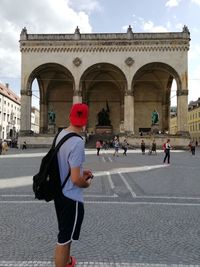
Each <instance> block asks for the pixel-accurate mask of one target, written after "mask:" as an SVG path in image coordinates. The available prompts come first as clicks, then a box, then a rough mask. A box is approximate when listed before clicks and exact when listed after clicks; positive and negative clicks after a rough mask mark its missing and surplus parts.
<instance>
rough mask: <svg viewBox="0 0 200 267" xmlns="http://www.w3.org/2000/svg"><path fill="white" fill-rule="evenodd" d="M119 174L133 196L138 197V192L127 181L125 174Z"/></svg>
mask: <svg viewBox="0 0 200 267" xmlns="http://www.w3.org/2000/svg"><path fill="white" fill-rule="evenodd" d="M118 174H119V176H120V177H121V179H122V181H123V182H124V184H125V186H126V188H127V189H128V190H129V191H130V193H131V195H132V197H136V193H135V192H134V191H133V190H132V188H131V186H130V185H129V183H128V182H127V181H126V179H125V177H124V175H123V174H122V173H120V172H119V173H118Z"/></svg>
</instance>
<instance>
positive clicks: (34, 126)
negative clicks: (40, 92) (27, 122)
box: [31, 107, 40, 133]
mask: <svg viewBox="0 0 200 267" xmlns="http://www.w3.org/2000/svg"><path fill="white" fill-rule="evenodd" d="M39 120H40V112H39V109H37V108H36V107H32V108H31V131H33V132H34V133H39V130H40V129H39Z"/></svg>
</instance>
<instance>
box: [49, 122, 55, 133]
mask: <svg viewBox="0 0 200 267" xmlns="http://www.w3.org/2000/svg"><path fill="white" fill-rule="evenodd" d="M55 132H56V126H55V123H49V125H48V133H50V134H55Z"/></svg>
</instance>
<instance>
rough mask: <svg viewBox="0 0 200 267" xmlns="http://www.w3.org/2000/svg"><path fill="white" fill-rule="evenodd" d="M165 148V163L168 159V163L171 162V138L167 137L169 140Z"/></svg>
mask: <svg viewBox="0 0 200 267" xmlns="http://www.w3.org/2000/svg"><path fill="white" fill-rule="evenodd" d="M163 148H164V152H165V157H164V160H163V163H165V162H166V160H167V163H168V164H170V150H171V145H170V139H167V142H166V143H165V144H164V145H163Z"/></svg>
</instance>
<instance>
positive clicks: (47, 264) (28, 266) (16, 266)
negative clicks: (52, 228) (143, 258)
mask: <svg viewBox="0 0 200 267" xmlns="http://www.w3.org/2000/svg"><path fill="white" fill-rule="evenodd" d="M7 266H10V267H22V266H24V267H33V266H34V267H53V266H54V263H53V262H52V261H37V260H35V261H0V267H7ZM76 266H77V267H85V266H88V267H200V265H197V264H195V265H191V264H190V265H185V264H170V265H168V264H159V263H154V264H150V263H127V262H96V261H92V262H89V261H87V262H78V263H77V265H76Z"/></svg>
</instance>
